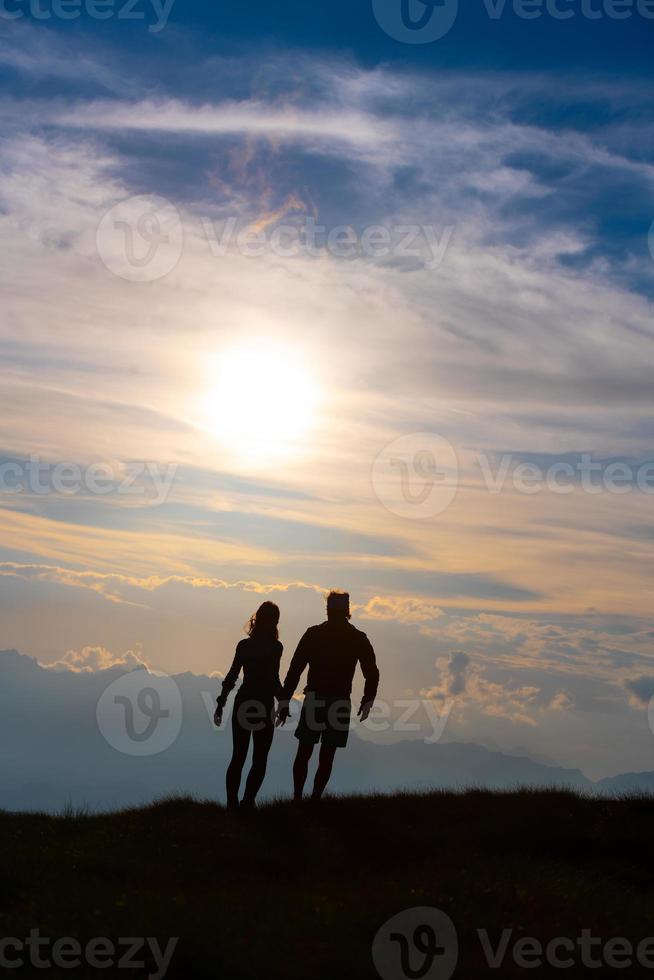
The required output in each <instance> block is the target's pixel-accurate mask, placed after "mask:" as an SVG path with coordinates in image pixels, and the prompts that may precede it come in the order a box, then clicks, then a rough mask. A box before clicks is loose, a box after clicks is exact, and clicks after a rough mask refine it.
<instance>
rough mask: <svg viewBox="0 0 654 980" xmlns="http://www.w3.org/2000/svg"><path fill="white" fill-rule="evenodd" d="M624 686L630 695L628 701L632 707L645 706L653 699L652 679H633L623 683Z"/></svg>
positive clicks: (653, 678)
mask: <svg viewBox="0 0 654 980" xmlns="http://www.w3.org/2000/svg"><path fill="white" fill-rule="evenodd" d="M624 686H625V688H626V689H627V691H629V693H630V694H631V698H630V701H631V704H633V705H634V707H638V708H642V707H644V706H647V705H648V704H649V702H650V701H651V700H652V698H653V697H654V677H651V676H647V675H643V676H641V677H634V678H633V679H631V680H627V681H625V683H624Z"/></svg>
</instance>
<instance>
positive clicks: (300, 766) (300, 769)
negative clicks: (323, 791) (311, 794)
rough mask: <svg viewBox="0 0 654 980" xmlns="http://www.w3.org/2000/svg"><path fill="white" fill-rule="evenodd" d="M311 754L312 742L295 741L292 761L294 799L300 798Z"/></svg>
mask: <svg viewBox="0 0 654 980" xmlns="http://www.w3.org/2000/svg"><path fill="white" fill-rule="evenodd" d="M312 755H313V742H308V741H304V740H303V739H300V740H299V741H298V743H297V755H296V756H295V762H294V763H293V795H294V798H295V799H296V800H301V799H302V794H303V792H304V784H305V783H306V781H307V774H308V772H309V760H310V759H311V756H312Z"/></svg>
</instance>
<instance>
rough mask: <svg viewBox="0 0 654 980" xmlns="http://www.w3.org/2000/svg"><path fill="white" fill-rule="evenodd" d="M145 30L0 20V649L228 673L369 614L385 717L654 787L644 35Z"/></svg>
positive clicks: (317, 19) (333, 13) (355, 11)
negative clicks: (265, 647) (395, 705)
mask: <svg viewBox="0 0 654 980" xmlns="http://www.w3.org/2000/svg"><path fill="white" fill-rule="evenodd" d="M410 2H411V4H412V6H411V7H410V9H411V10H412V11H413V14H414V16H417V17H418V16H420V14H421V13H425V10H426V8H424V5H423V4H422V3H421V0H410ZM140 3H141V5H140V6H139V5H138V4H137V5H136V6H135V7H134V8H133V9H134V10H135V12H136V13H142V14H143V17H142V18H140V19H131V20H125V19H122V18H120V17H118V16H112V17H110V18H108V19H107V20H103V21H99V20H97V19H94V18H92V17H91V16H89V14H88V7H84V10H85V11H86V12H84V13H82V14H81V16H80V17H79V18H78V19H76V20H71V21H64V20H61V19H60V18H57V17H56V16H53V17H51V18H46V19H38V18H35V17H34V16H29V15H27V14H26V15H25V16H22V17H18V18H16V19H13V20H8V19H6V18H3V17H0V75H1V76H2V91H3V98H2V100H0V115H1V117H2V136H1V138H0V152H1V160H0V246H1V248H0V256H1V257H0V275H2V279H3V283H4V284H5V289H4V299H3V316H2V323H1V326H0V353H1V355H2V359H3V369H4V384H3V389H2V392H0V400H1V407H2V412H1V413H0V467H2V466H4V467H5V470H2V473H3V474H4V476H3V479H4V477H5V476H6V475H7V474H10V476H11V479H10V480H9V482H8V483H7V482H4V483H3V485H2V488H0V531H1V537H0V540H1V541H2V547H1V548H0V573H1V574H2V582H3V590H2V594H1V595H0V606H1V608H2V614H3V630H4V635H3V636H0V648H1V647H6V648H9V647H16V648H17V649H20V650H22V651H23V652H25V653H28V654H31V655H33V656H37V657H38V658H39V659H41V660H42V661H43V662H46V663H53V662H59V661H60V660H61V659H62V657H63V658H65V657H66V656H68V654H69V652H70V651H73V652H74V656H73V655H72V654H71V656H70V658H69V659H70V663H71V664H78V663H79V662H80V656H82V657H83V653H82V652H83V651H84V650H89V651H92V650H97V649H98V648H101V649H103V650H105V651H106V655H103V662H108V661H111V658H112V657H113V658H115V662H117V663H120V662H121V658H123V657H124V654H125V651H127V650H133V649H135V648H136V647H138V648H139V649H140V650H142V653H143V657H144V658H145V659H146V660H147V661H148V662H149V663H151V664H152V665H153V666H155V667H157V668H159V669H163V670H168V671H179V670H182V669H191V670H197V671H199V672H211V671H213V670H217V671H221V670H223V669H224V668H225V667H226V665H227V663H228V661H229V659H230V656H231V651H232V648H233V646H234V644H235V642H236V640H237V639H238V636H239V633H240V630H241V624H242V622H243V621H244V619H245V617H246V616H247V615H248V614H249V612H250V611H251V607H252V606H253V605H255V604H256V603H257V602H258V601H259V600H260V598H261V596H262V595H269V594H273V595H275V596H276V597H277V598H278V599H279V601H280V603H281V604H282V606H283V612H284V614H285V616H286V623H287V625H286V627H285V642H286V644H287V655H290V652H291V650H292V648H293V645H294V643H295V640H296V639H297V637H298V636H299V635H300V633H301V632H302V630H303V629H304V628H305V627H306V626H307V625H309V624H310V623H311V622H312V621H315V620H317V619H319V618H320V617H321V616H322V595H323V592H324V590H326V589H328V588H330V587H333V586H341V587H349V588H350V589H351V591H352V594H353V600H354V602H355V604H356V616H357V618H358V619H359V620H360V622H361V625H362V626H363V627H364V628H365V629H366V630H367V631H368V632H369V633H370V635H371V637H372V638H373V640H374V642H375V645H376V647H377V649H378V650H379V653H380V659H381V661H382V664H383V668H384V676H385V678H386V684H387V686H386V689H385V696H386V697H387V698H388V699H389V700H392V699H393V698H397V697H401V696H402V694H403V693H406V692H407V691H409V692H412V693H413V695H415V696H418V695H425V696H430V697H432V698H433V699H434V701H435V703H440V702H441V701H442V700H443V699H444V698H446V697H450V696H455V700H456V708H455V710H454V711H453V713H452V715H451V723H450V724H451V728H452V732H451V734H452V737H466V738H470V739H474V738H477V739H480V740H483V739H484V738H488V739H492V740H494V742H496V743H497V744H500V745H505V746H508V747H510V746H511V745H515V744H521V745H527V746H528V747H531V748H533V750H534V751H540V749H541V748H542V746H543V745H544V744H545V743H547V744H548V745H549V746H550V750H549V754H550V755H556V756H557V759H558V761H561V762H562V763H565V764H568V765H574V766H581V767H582V768H586V769H588V770H589V771H591V774H593V775H606V774H609V773H610V771H617V770H619V769H627V768H648V766H649V768H652V766H651V764H650V761H649V760H650V755H651V745H652V735H651V732H650V730H649V726H648V723H647V710H646V709H647V702H646V700H645V699H644V698H643V697H642V696H641V695H642V692H643V691H645V690H648V689H649V688H648V685H649V684H650V680H651V678H652V677H653V676H654V670H653V669H652V666H651V636H652V631H653V629H654V623H652V619H651V612H650V610H651V605H652V603H651V595H652V586H651V561H652V549H653V548H654V539H653V535H652V518H651V500H652V494H651V489H652V486H653V483H652V481H653V480H654V474H653V472H652V469H651V467H652V464H651V460H652V455H653V454H652V418H651V406H652V382H651V354H652V340H653V334H654V330H653V328H652V316H651V314H652V286H653V283H654V258H653V255H654V235H652V236H650V227H651V226H652V222H653V221H654V164H653V162H652V155H653V153H652V150H653V142H654V138H653V129H652V114H653V100H652V96H651V92H652V85H651V81H650V75H651V74H652V68H651V56H650V51H651V42H652V35H653V32H654V19H650V18H649V17H646V16H644V15H643V11H646V12H649V7H647V6H646V5H643V0H641V6H638V5H636V4H634V5H632V7H631V8H628V7H627V6H625V5H623V7H619V6H611V4H610V3H609V0H606V2H605V4H604V5H602V4H601V3H600V2H599V0H593V4H592V9H593V10H601V11H603V13H602V16H600V17H599V18H598V19H595V20H591V19H589V18H588V17H587V16H585V15H584V10H587V9H588V0H586V5H585V6H582V3H581V0H579V2H578V3H572V2H570V3H567V2H566V3H564V0H559V6H558V8H556V9H561V10H562V9H570V10H571V11H572V12H573V16H572V17H571V18H570V19H568V20H558V19H556V17H554V16H552V14H551V13H550V12H548V10H549V11H551V9H552V6H551V3H550V7H549V8H545V6H543V9H542V16H541V17H539V18H537V19H533V20H529V19H525V18H524V17H521V16H518V15H517V13H516V12H515V9H514V5H513V4H508V3H507V4H506V5H505V6H504V7H502V6H501V5H500V6H495V5H494V4H491V3H490V0H489V2H488V4H486V5H484V3H477V4H474V5H473V4H470V3H464V2H462V3H461V4H460V8H461V9H460V10H459V12H458V15H457V17H456V19H455V21H454V24H453V26H452V27H451V29H450V30H449V31H448V32H447V33H446V34H445V35H444V36H443V37H441V38H440V39H438V40H435V41H433V42H431V43H425V44H415V43H410V44H409V43H402V42H400V41H398V40H396V39H395V38H394V37H391V36H389V34H388V33H387V32H385V31H384V29H382V26H381V25H380V22H379V19H378V18H377V17H376V16H375V9H377V11H378V13H379V11H380V10H382V11H384V12H385V13H384V14H383V16H382V17H381V20H384V18H385V17H390V18H391V20H392V18H393V17H396V15H397V9H395V8H394V7H393V3H394V0H388V3H386V4H384V3H382V0H379V2H377V6H376V8H373V4H372V2H362V3H358V4H356V5H352V4H338V3H332V4H329V5H307V4H299V3H283V4H281V5H270V4H263V3H252V4H248V5H244V4H242V3H238V4H236V3H233V4H232V3H230V4H224V3H223V4H219V5H216V4H200V3H189V2H184V3H182V2H181V0H178V2H177V3H176V4H174V5H173V7H172V11H171V12H170V17H169V19H168V20H167V22H166V23H165V25H162V29H161V30H158V31H152V30H149V29H148V27H149V26H152V25H153V23H155V22H156V19H157V18H156V16H155V15H154V14H153V10H154V9H155V8H154V7H153V6H152V4H151V3H147V2H146V0H140ZM82 6H84V5H82ZM27 8H28V5H27V4H24V5H23V6H22V7H21V8H20V9H21V10H23V11H24V10H27ZM6 9H11V10H14V9H18V6H17V4H16V3H14V4H12V3H10V2H9V0H8V2H7V4H6ZM39 9H46V10H49V9H52V8H49V7H48V6H47V4H45V0H44V6H43V8H39ZM55 9H56V8H55ZM112 9H113V11H114V13H115V14H117V12H118V10H119V9H121V7H120V5H117V6H116V7H114V8H112ZM398 9H399V0H398ZM439 9H440V8H439ZM452 9H453V8H452ZM489 9H490V10H491V11H492V10H497V11H498V12H499V11H500V10H501V13H498V16H496V17H494V16H489V13H488V10H489ZM529 9H533V7H532V8H529ZM627 9H630V10H631V16H630V17H628V18H626V19H616V17H615V16H610V15H609V13H608V12H607V11H612V12H613V14H615V12H616V11H617V12H618V13H619V12H621V11H622V12H624V11H625V10H627ZM396 19H397V18H396ZM153 215H154V220H155V224H154V225H153V224H152V220H153ZM230 223H231V224H230ZM316 226H319V227H321V228H322V229H323V231H322V232H321V236H322V237H320V238H319V239H318V244H317V245H315V247H314V249H313V250H311V249H309V248H308V247H307V235H308V234H309V229H311V228H312V227H313V229H314V231H315V227H316ZM230 228H231V229H232V230H231V231H230V230H229V229H230ZM153 229H154V230H153ZM239 233H243V234H244V235H245V236H246V238H244V239H243V240H241V239H240V238H239V237H238V236H239ZM281 233H283V235H285V236H287V237H286V238H284V237H281V238H278V239H275V235H276V234H281ZM247 235H249V236H255V237H256V236H258V238H257V241H258V242H259V244H260V248H259V250H258V251H257V252H256V254H254V253H253V252H248V249H247V241H251V239H247ZM330 235H331V236H332V237H331V238H329V239H328V236H330ZM380 235H381V239H380V238H379V236H380ZM130 236H131V239H130ZM152 236H154V237H152ZM161 236H163V237H161ZM289 236H290V237H289ZM339 236H340V238H339ZM343 236H345V238H346V239H347V243H346V245H345V246H344V245H343ZM375 236H376V237H375ZM384 236H387V237H386V238H384ZM648 236H650V237H648ZM130 240H131V242H132V245H134V243H136V246H135V247H136V252H137V253H138V250H139V248H140V249H142V252H141V253H138V254H137V255H136V261H132V259H133V258H134V257H133V256H132V259H130V255H131V253H130V252H129V251H128V248H129V241H130ZM289 240H291V241H292V243H293V247H294V249H295V250H294V251H292V254H291V253H289V252H288V251H285V248H284V244H285V243H286V244H287V243H288V241H289ZM162 241H163V242H164V245H163V246H162V244H161V243H162ZM275 241H276V244H275ZM338 241H340V242H341V245H340V246H339V245H338ZM375 241H377V243H378V245H377V247H375V246H374V242H375ZM380 241H381V242H382V244H381V245H379V242H380ZM149 242H150V243H152V242H154V243H155V245H153V246H152V250H151V255H152V256H153V258H152V261H151V262H150V260H149V259H148V258H147V254H146V252H147V248H148V243H149ZM243 242H245V243H246V244H245V245H244V244H243ZM407 242H408V243H409V244H408V245H407ZM335 243H336V244H335ZM366 243H367V244H366ZM371 243H372V244H371ZM295 246H297V247H295ZM148 254H150V253H148ZM139 255H140V257H139ZM143 256H145V258H143ZM432 458H433V459H435V460H436V462H437V464H438V466H437V467H436V469H437V470H438V467H440V468H441V469H442V470H443V473H442V474H441V475H440V476H439V473H438V472H436V475H435V476H434V481H435V482H434V485H433V487H432V491H433V492H430V493H428V494H427V496H426V503H425V504H424V506H423V504H421V503H420V500H421V499H422V498H421V484H420V480H421V479H422V477H423V476H424V475H425V472H427V473H428V475H429V478H430V479H431V475H430V473H431V471H430V470H429V467H430V465H431V463H430V460H432ZM584 459H586V460H587V461H588V465H589V467H591V470H590V471H589V472H590V473H591V475H590V476H588V481H587V482H586V481H585V477H584V475H583V472H582V467H583V465H584V462H583V461H584ZM34 460H36V461H38V462H39V463H41V464H43V466H44V467H45V469H44V470H43V472H42V474H41V475H42V477H43V479H44V480H45V486H44V488H42V489H41V490H38V489H35V486H34V485H33V481H31V478H30V466H33V465H34V464H33V462H30V461H34ZM402 465H404V466H405V470H404V471H402V469H401V467H402ZM424 466H427V470H426V471H425V470H424V469H423V470H421V467H424ZM525 466H528V467H531V469H530V470H529V471H527V470H524V467H525ZM7 467H9V469H7ZM62 467H64V470H62V469H61V468H62ZM66 467H68V469H67V470H66V469H65V468H66ZM98 467H99V470H98ZM520 467H523V469H520ZM648 467H649V469H648ZM99 472H102V473H104V477H105V484H106V489H105V490H102V489H98V485H97V479H96V477H97V475H98V473H99ZM402 472H404V476H405V477H406V478H407V479H408V481H409V484H408V486H409V494H408V496H407V495H406V486H405V485H404V484H403V483H402V479H403V477H402ZM62 474H63V476H62ZM94 474H95V477H94ZM421 474H422V476H421ZM443 474H444V475H443ZM441 477H442V479H443V481H444V482H443V483H442V484H439V482H438V481H439V480H440V479H441ZM591 477H592V479H591ZM53 480H54V481H55V482H54V483H53ZM592 480H594V481H595V483H593V482H592ZM57 481H58V482H57ZM66 481H67V482H66ZM76 481H77V484H78V485H77V487H76V488H74V489H71V486H72V485H73V484H75V482H76ZM19 485H20V486H19ZM451 487H454V491H455V492H454V493H453V494H452V495H451V500H450V499H449V497H448V498H447V500H446V499H445V498H446V496H447V494H448V492H449V489H450V488H451ZM439 494H440V496H439ZM412 501H413V502H412ZM441 503H442V506H441ZM421 508H422V509H421ZM430 508H431V509H430ZM459 652H464V653H465V654H466V656H467V657H468V658H469V659H468V660H467V661H465V663H466V668H465V671H464V673H465V672H467V679H466V681H465V683H463V685H462V686H461V685H460V684H459V685H457V690H456V691H454V692H453V691H452V690H451V689H450V688H451V686H452V685H451V675H452V671H451V664H452V662H453V661H452V658H453V657H454V656H455V655H456V654H457V653H459ZM454 662H456V663H459V662H461V661H460V660H455V661H454ZM448 678H449V680H448ZM448 684H449V685H450V687H449V688H448ZM618 733H619V737H618ZM625 733H627V734H628V737H627V735H626V734H625Z"/></svg>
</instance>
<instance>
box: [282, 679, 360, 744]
mask: <svg viewBox="0 0 654 980" xmlns="http://www.w3.org/2000/svg"><path fill="white" fill-rule="evenodd" d="M351 715H352V702H351V701H350V699H349V698H334V697H325V696H323V695H320V694H318V693H316V692H315V691H307V692H306V694H305V696H304V706H303V708H302V713H301V715H300V720H299V722H298V723H297V728H296V729H295V737H296V738H298V739H299V740H300V741H301V742H309V743H311V744H312V745H316V744H317V743H318V742H320V741H322V744H323V745H328V746H331V747H332V748H334V749H344V748H345V746H346V745H347V740H348V736H349V734H350V717H351Z"/></svg>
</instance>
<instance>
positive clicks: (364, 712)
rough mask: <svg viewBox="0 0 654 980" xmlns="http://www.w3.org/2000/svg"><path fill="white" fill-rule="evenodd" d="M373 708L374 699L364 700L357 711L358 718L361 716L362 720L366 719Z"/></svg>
mask: <svg viewBox="0 0 654 980" xmlns="http://www.w3.org/2000/svg"><path fill="white" fill-rule="evenodd" d="M371 709H372V701H365V702H362V703H361V707H360V708H359V710H358V711H357V718H360V719H361V721H362V722H363V721H366V719H367V717H368V715H369V714H370V711H371Z"/></svg>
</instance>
